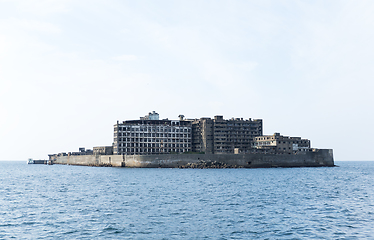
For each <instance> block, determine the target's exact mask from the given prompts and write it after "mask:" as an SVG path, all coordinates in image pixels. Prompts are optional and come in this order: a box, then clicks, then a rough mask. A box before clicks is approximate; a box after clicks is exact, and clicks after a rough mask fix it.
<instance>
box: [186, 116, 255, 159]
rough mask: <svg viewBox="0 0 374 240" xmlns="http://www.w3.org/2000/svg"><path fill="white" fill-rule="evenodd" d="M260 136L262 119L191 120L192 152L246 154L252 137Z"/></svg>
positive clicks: (217, 118) (221, 117) (251, 143)
mask: <svg viewBox="0 0 374 240" xmlns="http://www.w3.org/2000/svg"><path fill="white" fill-rule="evenodd" d="M261 135H262V119H253V120H252V119H251V118H249V119H243V118H231V119H223V116H215V117H214V119H211V118H200V119H195V120H192V151H193V152H205V153H214V154H222V153H239V152H241V153H246V152H249V151H250V150H251V149H252V145H253V139H254V137H257V136H261ZM235 150H236V152H235Z"/></svg>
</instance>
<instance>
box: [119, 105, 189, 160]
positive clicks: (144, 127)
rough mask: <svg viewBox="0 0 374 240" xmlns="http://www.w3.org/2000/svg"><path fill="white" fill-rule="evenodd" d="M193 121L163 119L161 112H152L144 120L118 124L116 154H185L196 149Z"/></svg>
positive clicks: (142, 118)
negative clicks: (193, 136) (194, 145)
mask: <svg viewBox="0 0 374 240" xmlns="http://www.w3.org/2000/svg"><path fill="white" fill-rule="evenodd" d="M191 131H192V123H191V121H185V120H183V117H181V118H180V119H179V120H168V119H163V120H159V114H158V113H156V112H154V111H153V112H152V113H149V114H148V115H147V116H145V117H141V118H140V120H128V121H123V122H121V123H120V122H118V121H117V124H115V125H114V141H113V154H116V155H150V154H164V153H165V154H166V153H185V152H190V151H191V149H192V143H191V140H192V132H191Z"/></svg>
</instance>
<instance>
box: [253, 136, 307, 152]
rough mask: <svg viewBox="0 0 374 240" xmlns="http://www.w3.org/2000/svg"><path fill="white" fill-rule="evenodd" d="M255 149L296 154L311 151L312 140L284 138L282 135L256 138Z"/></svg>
mask: <svg viewBox="0 0 374 240" xmlns="http://www.w3.org/2000/svg"><path fill="white" fill-rule="evenodd" d="M253 147H254V148H256V149H264V150H268V151H267V152H276V153H296V152H299V151H309V150H310V140H308V139H301V137H288V136H282V135H280V133H274V134H273V135H265V136H259V137H255V138H254V142H253Z"/></svg>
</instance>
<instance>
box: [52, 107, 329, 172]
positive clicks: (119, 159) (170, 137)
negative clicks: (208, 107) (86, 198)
mask: <svg viewBox="0 0 374 240" xmlns="http://www.w3.org/2000/svg"><path fill="white" fill-rule="evenodd" d="M49 161H51V162H53V163H56V164H71V165H85V166H116V167H152V168H153V167H167V168H169V167H172V168H258V167H320V166H334V159H333V151H332V149H316V148H311V146H310V140H308V139H302V138H300V137H288V136H282V135H280V134H279V133H275V134H273V135H263V126H262V119H254V120H252V119H251V118H249V119H245V120H244V119H243V118H232V119H224V118H223V116H215V117H214V119H211V118H200V119H184V116H183V115H179V119H178V120H169V119H162V120H160V119H159V114H158V113H156V112H154V111H153V112H151V113H149V114H148V115H146V116H145V117H141V118H140V119H139V120H127V121H123V122H119V121H117V123H116V124H115V125H114V136H113V145H112V146H102V147H94V148H93V150H89V149H87V150H86V149H85V148H80V149H79V152H69V153H59V154H51V155H49Z"/></svg>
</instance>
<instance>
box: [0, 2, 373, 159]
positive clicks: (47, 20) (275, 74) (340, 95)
mask: <svg viewBox="0 0 374 240" xmlns="http://www.w3.org/2000/svg"><path fill="white" fill-rule="evenodd" d="M373 12H374V2H373V1H365V0H362V1H346V0H339V1H325V0H323V1H319V0H313V1H307V0H305V1H292V0H289V1H266V0H265V1H249V0H245V1H236V0H230V1H220V0H217V1H208V0H207V1H205V0H196V1H195V0H188V1H183V0H181V1H165V0H160V1H151V0H150V1H142V0H139V1H123V0H105V1H100V0H90V1H86V0H81V1H72V0H60V1H55V0H33V1H28V0H0V160H26V159H27V158H34V159H47V158H48V154H52V153H59V152H73V151H77V150H78V148H79V147H86V148H92V147H94V146H108V145H111V144H112V142H113V125H114V124H115V123H116V122H117V120H119V121H124V120H130V119H139V117H141V116H145V115H146V114H147V113H148V112H150V111H156V112H158V113H159V114H160V118H162V119H163V118H169V119H177V118H178V115H180V114H183V115H185V116H186V117H187V118H200V117H214V116H215V115H223V116H224V118H225V119H229V118H232V117H242V118H252V119H263V129H264V134H273V133H274V132H279V133H281V134H282V135H286V136H298V137H302V138H307V139H310V140H311V144H312V147H315V148H332V149H333V150H334V158H335V161H346V160H351V161H358V160H374V157H373V155H372V154H371V152H370V150H371V149H372V145H373V143H374V140H372V136H373V135H374V130H373V129H374V128H373V124H374V111H373V105H374V93H373V89H374V79H373V76H374V67H373V66H374V15H373V14H372V13H373Z"/></svg>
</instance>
